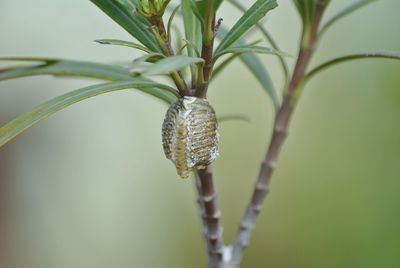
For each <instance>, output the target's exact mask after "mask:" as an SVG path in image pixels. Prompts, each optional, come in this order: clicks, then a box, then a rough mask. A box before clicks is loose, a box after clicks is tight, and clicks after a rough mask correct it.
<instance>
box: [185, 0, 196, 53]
mask: <svg viewBox="0 0 400 268" xmlns="http://www.w3.org/2000/svg"><path fill="white" fill-rule="evenodd" d="M181 2H182V16H183V23H184V26H185V36H186V40H188V41H189V42H190V43H192V44H194V45H195V48H196V49H197V50H199V49H200V44H201V34H200V32H201V26H200V21H199V20H198V19H197V17H196V16H195V14H194V13H193V10H192V8H191V0H182V1H181ZM187 50H188V55H189V56H191V57H193V56H195V49H194V48H193V47H189V46H188V47H187Z"/></svg>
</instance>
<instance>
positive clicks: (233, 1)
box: [228, 0, 289, 81]
mask: <svg viewBox="0 0 400 268" xmlns="http://www.w3.org/2000/svg"><path fill="white" fill-rule="evenodd" d="M228 1H229V3H231V4H232V5H233V6H234V7H236V8H237V9H239V10H240V11H242V12H243V13H245V12H246V11H247V9H246V7H245V6H244V5H242V3H240V2H239V1H237V0H228ZM256 27H257V29H258V30H259V31H260V32H261V34H262V35H263V36H264V37H265V39H266V40H267V41H268V42H269V44H270V45H271V47H272V48H273V49H275V50H278V51H280V50H281V49H280V48H279V46H278V44H277V42H276V41H275V40H274V38H273V37H272V35H271V34H270V33H269V32H268V30H267V29H266V28H265V27H264V26H263V25H262V23H261V22H258V23H257V24H256ZM277 56H278V58H279V62H280V64H281V66H282V70H283V75H284V77H285V81H287V80H288V79H289V67H288V65H287V63H286V60H285V59H284V57H283V56H279V55H277Z"/></svg>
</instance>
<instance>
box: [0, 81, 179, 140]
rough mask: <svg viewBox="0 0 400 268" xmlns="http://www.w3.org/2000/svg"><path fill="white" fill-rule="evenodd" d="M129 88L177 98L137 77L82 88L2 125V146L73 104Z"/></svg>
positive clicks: (160, 96) (168, 97)
mask: <svg viewBox="0 0 400 268" xmlns="http://www.w3.org/2000/svg"><path fill="white" fill-rule="evenodd" d="M128 88H136V89H138V90H140V91H143V92H145V93H147V94H150V95H153V96H156V97H158V98H160V99H162V100H164V101H166V102H168V103H171V102H173V101H175V100H176V96H175V95H172V94H171V93H173V91H171V90H173V89H168V91H166V90H165V89H166V88H168V87H166V86H164V85H162V84H158V83H154V82H150V81H145V80H139V79H136V80H135V81H120V82H110V83H105V84H99V85H94V86H89V87H85V88H81V89H78V90H74V91H72V92H69V93H66V94H64V95H61V96H59V97H56V98H54V99H52V100H50V101H47V102H45V103H43V104H42V105H39V106H37V107H36V108H34V109H33V110H32V111H30V112H28V113H25V114H23V115H21V116H19V117H17V118H16V119H14V120H12V121H11V122H9V123H7V124H6V125H4V126H3V127H1V128H0V147H1V146H3V145H4V144H6V143H7V142H8V141H10V140H11V139H13V138H14V137H15V136H17V135H18V134H20V133H21V132H23V131H25V130H27V129H28V128H30V127H31V126H33V125H35V124H36V123H38V122H40V121H42V120H43V119H45V118H47V117H49V116H50V115H52V114H54V113H55V112H57V111H60V110H62V109H64V108H66V107H68V106H70V105H71V104H74V103H76V102H79V101H82V100H84V99H87V98H90V97H94V96H97V95H100V94H104V93H108V92H112V91H116V90H122V89H128ZM160 88H165V89H160ZM173 94H175V93H173Z"/></svg>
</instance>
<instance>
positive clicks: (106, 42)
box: [94, 39, 152, 53]
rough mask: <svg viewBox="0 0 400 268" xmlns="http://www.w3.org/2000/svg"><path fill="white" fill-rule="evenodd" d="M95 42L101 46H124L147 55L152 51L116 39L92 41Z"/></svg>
mask: <svg viewBox="0 0 400 268" xmlns="http://www.w3.org/2000/svg"><path fill="white" fill-rule="evenodd" d="M94 41H95V42H97V43H99V44H102V45H115V46H125V47H131V48H135V49H139V50H142V51H144V52H147V53H152V51H151V50H150V49H148V48H146V47H145V46H142V45H140V44H137V43H133V42H129V41H123V40H117V39H97V40H94Z"/></svg>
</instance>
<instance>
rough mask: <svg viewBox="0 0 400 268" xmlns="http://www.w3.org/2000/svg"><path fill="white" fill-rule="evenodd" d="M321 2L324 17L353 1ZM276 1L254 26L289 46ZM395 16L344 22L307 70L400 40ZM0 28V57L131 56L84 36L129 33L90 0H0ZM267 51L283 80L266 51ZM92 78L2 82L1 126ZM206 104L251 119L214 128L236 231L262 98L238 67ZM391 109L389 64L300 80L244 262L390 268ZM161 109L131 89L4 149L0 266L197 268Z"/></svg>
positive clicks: (227, 221)
mask: <svg viewBox="0 0 400 268" xmlns="http://www.w3.org/2000/svg"><path fill="white" fill-rule="evenodd" d="M247 2H248V1H243V3H247ZM332 2H333V3H332V5H331V7H330V8H329V10H328V12H327V16H326V18H328V17H329V15H331V14H333V13H334V12H335V11H337V10H338V9H340V8H341V7H342V6H343V5H345V4H347V3H348V2H349V1H344V0H343V1H342V0H332ZM279 3H280V7H279V8H278V9H276V10H274V11H273V12H271V13H270V14H269V15H268V19H267V20H265V21H264V22H265V23H266V25H268V28H269V29H270V30H271V32H272V33H273V35H274V36H275V37H276V39H277V41H278V43H279V44H280V45H281V48H282V50H284V51H287V52H289V53H291V54H293V55H295V54H296V47H297V40H298V36H299V29H300V25H299V23H300V22H299V19H298V17H297V14H296V12H295V9H294V8H293V5H292V4H291V1H289V0H281V1H279ZM399 10H400V1H397V0H382V1H378V2H377V3H375V4H372V5H369V6H368V7H365V8H364V9H362V10H361V11H359V12H357V13H355V14H354V15H352V16H350V17H347V18H346V19H344V20H343V21H340V22H339V23H337V24H336V25H335V26H334V27H333V28H332V29H331V30H330V31H329V33H328V34H327V35H326V36H325V38H324V39H323V40H322V42H321V43H320V46H319V49H318V52H317V54H316V57H315V58H314V61H313V65H314V64H316V63H317V62H320V61H322V60H326V59H330V58H332V57H334V56H339V55H343V54H348V53H351V52H357V51H367V50H376V49H386V50H400V32H399V26H400V18H399V16H398V14H399ZM219 16H220V17H223V18H224V25H225V26H229V25H232V24H233V23H234V21H235V19H237V18H238V17H239V13H238V12H236V10H234V9H233V8H231V6H229V4H226V5H225V6H224V7H223V8H222V10H221V11H220V12H219ZM0 34H1V42H0V56H38V57H39V56H45V57H62V58H71V59H80V60H93V61H99V62H115V63H120V62H126V61H128V60H132V59H133V58H135V57H137V56H139V55H140V54H139V53H138V52H136V51H132V50H130V49H128V48H121V47H111V46H102V45H99V44H96V43H94V42H93V41H92V40H95V39H99V38H116V39H125V40H129V39H130V37H129V36H128V34H127V33H125V32H124V31H123V30H122V29H121V28H119V26H118V25H116V24H115V23H114V22H113V21H111V20H110V19H109V18H108V17H106V15H104V14H103V13H102V12H101V11H100V10H98V9H97V8H96V7H95V6H94V5H93V4H91V3H90V2H89V1H78V0H73V1H61V0H57V1H54V0H38V1H14V0H1V2H0ZM251 38H252V40H254V39H258V38H259V37H257V36H256V35H255V34H253V35H252V36H251ZM264 59H265V61H264V62H265V63H266V65H267V66H268V68H269V70H270V72H271V75H272V77H273V79H274V82H275V83H276V84H277V85H278V86H279V85H281V84H282V76H281V74H280V70H279V65H278V64H277V62H276V59H274V58H273V57H271V56H266V57H264ZM290 61H291V63H293V61H294V60H293V59H291V60H290ZM95 82H97V81H90V80H83V79H65V78H64V79H61V78H53V77H32V78H24V79H19V80H12V81H6V82H2V83H1V84H0V89H1V92H0V94H1V97H0V123H1V124H4V123H6V122H7V121H9V120H11V119H13V118H14V117H16V116H17V115H19V114H21V113H23V112H26V111H28V110H30V109H31V108H32V107H34V106H36V105H38V104H39V103H41V102H43V101H45V100H48V99H50V98H52V97H55V96H58V95H60V94H62V93H64V92H67V91H70V90H73V89H76V88H79V87H82V86H85V85H89V84H93V83H95ZM209 99H210V101H211V102H212V104H213V105H214V107H215V109H216V111H217V113H218V114H219V115H226V114H230V113H241V114H244V115H247V116H248V117H250V119H251V123H250V124H247V123H243V122H225V123H222V124H221V126H220V129H221V136H222V143H221V149H220V157H219V159H218V160H217V162H216V164H215V173H216V183H217V187H218V190H219V203H220V206H221V209H222V216H223V220H222V221H223V224H224V227H225V238H226V240H227V241H231V240H232V239H233V237H234V233H235V231H236V228H237V225H238V222H239V220H240V217H241V215H242V213H243V209H244V207H245V204H246V202H247V200H248V197H249V194H250V192H251V189H252V185H253V182H254V180H255V178H256V175H257V172H258V167H259V163H260V160H261V158H262V155H263V153H264V150H265V148H266V145H267V139H268V138H269V136H270V133H271V127H270V126H271V122H272V117H273V114H272V106H271V102H270V101H269V99H268V97H267V96H266V94H265V93H264V92H263V90H262V89H261V87H260V86H259V84H258V83H257V82H256V81H255V80H254V79H253V77H252V76H251V74H250V73H249V72H248V71H247V69H245V68H244V67H243V66H242V65H241V64H240V62H235V63H234V64H233V65H231V67H229V68H228V69H227V70H226V71H225V72H224V74H223V75H221V76H220V77H219V78H218V79H217V80H216V81H215V82H214V84H213V85H212V87H211V89H210V96H209ZM399 104H400V63H399V62H396V61H389V60H361V61H355V62H352V63H346V64H344V65H341V66H337V67H335V68H332V69H329V70H327V71H325V72H323V73H322V74H321V75H320V76H318V77H317V78H316V79H313V80H312V81H311V83H310V84H308V86H307V88H306V91H305V92H304V95H303V96H302V99H301V101H300V104H299V106H298V109H297V111H296V115H295V116H294V118H293V121H292V125H291V127H290V135H289V138H288V140H287V142H286V144H285V145H284V148H283V151H282V154H281V157H280V161H279V163H278V168H277V172H276V173H275V174H274V177H273V182H272V191H271V193H270V195H269V196H268V198H267V202H266V206H265V208H264V210H263V212H262V213H261V215H260V217H259V220H258V222H257V224H258V225H257V228H256V231H255V232H254V236H253V239H252V241H251V244H250V247H249V248H248V250H247V252H246V256H245V259H244V263H243V267H248V268H250V267H251V268H263V267H270V268H278V267H279V268H286V267H287V268H289V267H290V268H292V267H297V268H300V267H305V268H314V267H315V268H320V267H324V268H337V267H352V268H353V267H363V268H369V267H371V268H376V267H383V268H395V267H400V153H399V152H400V121H399V120H400V119H399V118H400V105H399ZM166 108H167V107H166V106H165V105H164V104H163V103H161V102H160V101H158V100H156V99H154V98H152V97H150V96H147V95H144V94H142V93H139V92H136V91H130V90H126V91H121V92H116V93H111V94H106V95H102V96H99V97H96V98H92V99H89V100H86V101H84V102H81V103H79V104H76V105H74V106H72V107H70V108H68V109H66V110H64V111H62V112H59V113H57V114H56V115H54V116H52V117H51V118H49V119H47V120H45V121H44V122H42V123H40V124H38V125H36V126H35V127H33V128H32V129H30V130H29V131H27V132H25V133H24V134H22V135H20V136H19V137H17V138H16V139H15V140H14V141H12V142H11V143H9V144H8V145H6V146H4V147H2V148H0V267H2V268H3V267H4V268H94V267H95V268H110V267H113V268H125V267H166V268H170V267H174V268H175V267H176V268H177V267H193V268H197V267H205V252H204V246H203V241H202V237H201V231H200V220H199V217H198V211H197V210H196V209H197V208H196V206H195V202H194V201H195V191H194V183H193V180H192V179H191V180H186V181H183V180H180V179H178V177H177V175H176V174H175V170H174V167H173V165H172V163H170V162H169V161H167V160H166V159H165V157H164V155H163V152H162V147H161V137H160V128H161V124H162V120H163V117H164V113H165V111H166Z"/></svg>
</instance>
